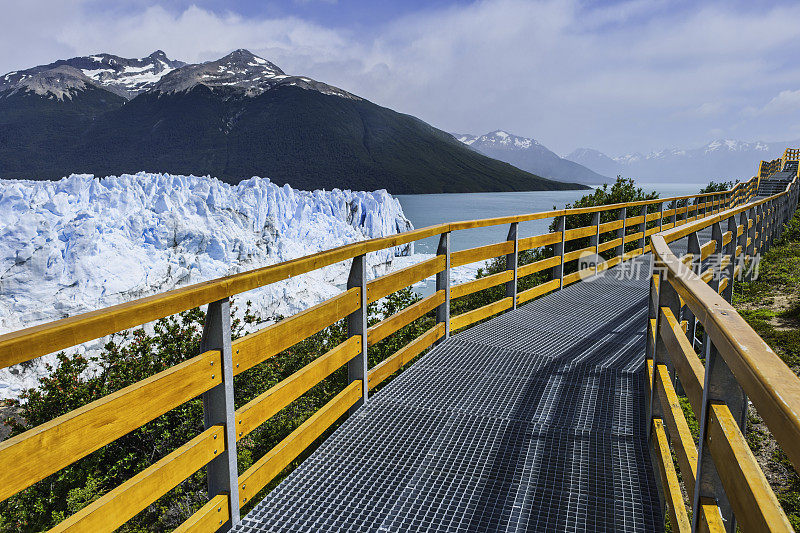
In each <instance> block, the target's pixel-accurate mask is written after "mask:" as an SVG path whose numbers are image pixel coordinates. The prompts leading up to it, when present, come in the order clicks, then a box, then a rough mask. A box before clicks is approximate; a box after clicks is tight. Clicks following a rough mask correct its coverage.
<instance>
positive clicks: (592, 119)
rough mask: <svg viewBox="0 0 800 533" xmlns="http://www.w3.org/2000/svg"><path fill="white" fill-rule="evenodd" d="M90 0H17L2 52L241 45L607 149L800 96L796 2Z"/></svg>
mask: <svg viewBox="0 0 800 533" xmlns="http://www.w3.org/2000/svg"><path fill="white" fill-rule="evenodd" d="M87 1H88V0H85V1H84V0H69V1H66V2H61V3H56V4H52V3H50V2H47V3H46V4H47V8H46V9H44V10H43V6H44V3H42V2H41V0H35V1H34V2H32V3H31V2H29V3H15V4H18V5H14V6H12V7H10V8H9V9H7V10H6V11H7V13H6V14H7V15H8V16H6V17H4V19H3V21H0V45H3V46H0V66H7V67H8V68H7V69H6V70H12V69H15V68H22V67H25V66H30V65H33V64H38V63H43V62H46V61H51V60H53V59H56V58H59V57H67V56H70V55H79V54H87V53H92V52H98V51H108V52H112V53H117V54H119V55H124V56H143V55H146V54H148V53H150V52H152V51H153V50H155V49H157V48H160V49H163V50H165V51H166V52H167V54H168V55H170V56H171V57H176V58H178V59H183V60H185V61H200V60H208V59H213V58H216V57H219V56H220V55H222V54H224V53H227V52H228V51H230V50H233V49H235V48H249V49H251V50H252V51H254V52H256V53H259V54H261V55H263V56H264V57H266V58H268V59H270V60H272V61H274V62H275V63H276V64H278V65H279V66H280V67H281V68H283V69H284V70H286V71H287V72H290V73H295V74H306V75H309V76H312V77H315V78H317V79H320V80H323V81H326V82H329V83H332V84H334V85H339V86H341V87H343V88H345V89H347V90H350V91H352V92H355V93H357V94H360V95H362V96H364V97H366V98H368V99H371V100H373V101H375V102H376V103H379V104H381V105H386V106H389V107H392V108H394V109H397V110H398V111H402V112H407V113H411V114H414V115H417V116H419V117H420V118H422V119H424V120H426V121H429V122H431V123H433V124H434V125H436V126H438V127H442V128H444V129H448V130H455V131H472V132H475V133H482V132H485V131H489V130H492V129H496V128H497V127H502V128H505V129H509V130H511V131H515V132H518V133H520V134H524V135H530V136H534V137H537V138H539V139H540V140H542V141H543V142H544V143H545V144H547V145H549V146H550V147H551V148H553V149H555V150H556V151H557V152H561V153H566V152H569V151H571V150H572V149H573V148H575V147H576V146H582V145H589V146H598V147H600V148H601V149H603V150H606V151H609V152H612V153H617V152H630V151H637V150H638V151H643V152H644V151H649V150H651V149H655V148H661V147H663V146H675V145H678V146H685V145H692V144H698V145H699V144H702V143H704V142H706V141H707V140H708V139H707V138H706V136H707V135H708V132H709V131H710V130H712V129H713V130H715V131H719V132H720V135H724V136H731V137H735V136H738V137H744V138H747V139H752V138H758V137H763V138H769V137H772V138H775V137H778V138H780V137H782V135H781V133H780V132H781V131H782V130H787V131H788V130H789V129H791V128H792V127H793V126H794V124H796V123H797V116H796V115H795V116H787V113H791V112H792V110H796V109H797V108H798V106H797V105H795V104H796V102H797V99H798V98H800V97H798V93H800V91H783V92H781V93H780V94H778V92H779V91H781V90H782V89H784V88H785V87H792V86H795V87H796V86H800V65H798V64H796V62H795V61H794V58H793V56H792V55H791V51H792V50H797V49H798V45H800V26H796V25H794V26H793V25H786V24H785V23H784V22H785V21H786V20H798V19H800V6H796V5H788V6H776V7H772V8H770V9H761V10H756V9H753V8H750V7H746V8H744V7H743V8H736V7H733V6H731V5H728V4H719V3H715V4H711V5H709V6H705V7H703V6H699V7H690V8H684V9H683V10H676V9H677V8H675V7H674V4H669V3H666V2H657V3H656V2H646V1H644V0H634V1H629V2H621V3H617V4H616V5H614V6H612V7H602V8H589V7H587V6H586V4H585V3H583V2H581V1H579V0H565V1H556V0H539V1H522V0H480V1H477V2H474V3H472V4H469V5H458V6H452V7H448V8H442V9H438V10H430V9H429V10H424V11H422V12H419V13H417V14H414V15H411V16H407V17H404V18H401V19H399V20H396V21H393V22H390V23H387V24H385V25H384V26H382V27H380V28H374V29H373V31H371V32H370V33H369V34H364V33H355V32H352V31H350V30H347V29H341V28H330V27H324V26H322V25H319V24H315V23H311V22H309V21H305V20H301V19H299V18H294V17H284V18H263V17H262V18H244V17H242V16H239V15H237V14H235V13H233V12H231V13H223V14H218V13H214V12H211V11H208V10H205V9H202V8H199V7H196V6H193V7H189V8H187V9H185V10H183V11H170V10H168V9H165V8H162V7H158V6H151V7H146V6H143V7H134V8H131V9H128V10H127V11H126V12H125V13H124V14H122V13H119V12H113V11H112V12H108V11H102V10H97V9H94V8H93V5H94V4H89V3H87ZM687 9H688V10H687ZM9 10H10V11H9ZM43 11H44V12H46V13H48V16H43V15H42V12H43ZM775 28H780V31H776V30H775ZM21 42H22V43H26V45H25V46H24V47H20V46H19V43H21ZM776 94H778V96H775V97H774V98H773V100H772V101H770V103H769V104H767V105H766V106H764V109H767V110H774V112H770V113H771V115H770V116H771V119H770V120H766V119H759V118H757V117H755V115H754V114H753V113H749V114H748V112H747V108H748V107H749V108H754V109H756V108H760V106H761V102H764V101H767V100H768V99H769V98H770V97H772V96H774V95H776ZM773 102H774V103H773ZM793 106H794V107H793Z"/></svg>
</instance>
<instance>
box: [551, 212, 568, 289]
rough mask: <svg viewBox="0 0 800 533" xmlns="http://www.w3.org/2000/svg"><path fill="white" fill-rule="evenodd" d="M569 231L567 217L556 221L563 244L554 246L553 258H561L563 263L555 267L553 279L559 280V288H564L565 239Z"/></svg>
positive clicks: (563, 216)
mask: <svg viewBox="0 0 800 533" xmlns="http://www.w3.org/2000/svg"><path fill="white" fill-rule="evenodd" d="M566 231H567V216H566V215H560V216H559V217H558V218H557V219H556V232H561V242H560V243H556V244H554V245H553V256H556V257H557V256H561V263H559V264H558V265H556V266H554V267H553V279H557V280H559V284H558V288H559V289H563V288H564V238H565V236H566Z"/></svg>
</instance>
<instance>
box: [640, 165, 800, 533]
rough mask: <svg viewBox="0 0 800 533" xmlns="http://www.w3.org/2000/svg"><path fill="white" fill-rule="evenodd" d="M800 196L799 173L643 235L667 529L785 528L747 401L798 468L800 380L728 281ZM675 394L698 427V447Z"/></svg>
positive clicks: (653, 405) (655, 431) (654, 434)
mask: <svg viewBox="0 0 800 533" xmlns="http://www.w3.org/2000/svg"><path fill="white" fill-rule="evenodd" d="M787 155H788V153H787ZM798 155H800V154H794V155H788V157H789V158H786V157H787V156H786V155H785V158H786V159H784V160H783V161H782V160H780V159H778V160H776V161H778V162H782V164H785V163H786V161H791V160H793V159H790V158H791V157H794V158H797V156H798ZM794 160H796V159H794ZM762 168H763V162H762ZM784 168H785V167H784ZM777 170H778V171H779V170H780V168H778V169H777ZM773 172H774V171H773ZM799 190H800V185H799V184H798V177H797V176H795V177H794V180H793V181H792V182H791V183H790V184H789V185H787V187H786V190H785V191H783V192H781V193H779V194H775V195H773V196H770V197H769V198H764V199H761V200H758V201H755V202H752V203H749V204H747V205H741V206H734V207H732V208H730V209H727V210H725V211H722V212H720V213H717V214H715V215H713V216H710V217H706V218H704V219H702V220H698V221H696V222H694V223H692V224H688V225H685V226H683V227H680V228H674V229H671V230H668V231H665V232H663V233H658V234H656V235H653V236H652V238H651V248H652V252H653V261H654V269H653V275H652V279H651V286H650V314H649V327H648V335H647V343H648V346H647V356H646V366H647V371H648V376H649V379H650V388H649V404H648V413H649V417H648V418H649V421H650V432H649V436H650V439H651V444H652V447H653V452H654V456H655V457H656V458H657V463H658V469H659V471H660V475H661V480H662V485H663V495H664V499H665V500H666V503H667V505H668V507H669V519H670V521H671V523H672V531H680V532H688V531H699V530H707V531H712V532H718V531H720V532H721V531H727V532H733V531H736V524H737V522H738V523H739V524H740V525H741V529H742V531H793V529H792V527H791V525H790V524H789V522H788V520H787V518H786V515H785V514H784V513H783V510H782V509H781V506H780V504H779V503H778V500H777V498H776V497H775V494H774V493H773V491H772V489H771V488H770V485H769V483H768V482H767V480H766V478H765V476H764V474H763V472H762V471H761V469H760V467H759V465H758V463H757V462H756V459H755V457H754V456H753V454H752V453H751V451H750V448H749V446H748V444H747V441H746V440H745V437H744V434H745V431H746V424H747V408H748V400H749V401H751V402H752V403H753V405H754V406H755V408H756V409H757V411H758V413H759V415H760V416H761V417H762V418H763V419H764V422H765V423H766V424H767V426H768V427H769V429H770V431H771V432H772V434H773V435H774V436H775V438H776V439H777V441H778V443H779V445H780V446H781V447H782V449H783V450H784V451H785V452H786V454H787V455H788V456H789V459H790V460H791V461H792V464H793V465H794V467H795V469H796V470H798V472H800V379H798V378H797V376H795V374H794V373H793V372H792V370H790V369H789V368H788V367H787V366H786V365H785V364H784V363H783V361H782V360H781V359H780V358H779V357H778V356H777V355H776V354H775V353H774V352H773V351H772V350H771V349H770V347H769V346H768V345H767V344H766V343H765V342H764V341H763V340H762V339H761V338H760V337H759V336H758V335H757V334H756V332H755V331H753V329H752V328H751V327H750V326H749V325H748V324H747V323H746V322H745V320H744V319H743V318H742V317H741V316H740V315H739V314H738V313H737V312H736V310H735V309H734V308H733V307H732V305H731V303H730V302H731V299H732V296H733V282H734V280H735V279H738V278H739V276H741V275H742V274H746V276H745V277H749V276H750V274H751V272H750V271H749V270H748V267H749V266H750V265H751V264H752V262H754V261H757V256H758V255H759V254H761V253H763V252H764V251H766V250H767V249H769V247H770V246H771V244H772V242H773V240H774V239H775V238H777V237H778V236H779V235H780V233H781V231H782V229H783V223H784V222H786V221H788V220H789V218H791V217H792V215H793V214H794V212H795V209H796V207H797V202H798V194H799V193H798V191H799ZM708 228H710V229H711V240H709V241H708V242H704V243H703V242H701V241H700V232H701V230H706V233H707V230H708ZM683 238H687V239H688V253H687V254H685V255H683V256H678V255H677V254H676V253H675V252H673V250H672V249H671V248H670V246H669V245H670V243H674V242H675V241H677V240H679V239H683ZM678 393H681V394H685V396H686V397H687V398H688V400H689V403H690V404H691V407H692V411H693V412H694V413H695V415H696V416H697V418H698V421H699V423H700V440H699V449H698V446H696V445H695V442H694V440H693V438H692V435H691V433H690V431H689V426H688V424H687V421H686V418H685V416H684V413H683V410H682V409H681V405H680V403H679V401H678ZM670 449H671V450H672V451H674V454H675V457H676V458H677V463H678V467H679V470H680V474H681V478H682V480H683V485H684V487H685V490H686V493H687V495H688V499H689V504H690V506H689V507H688V508H687V506H686V505H685V502H684V497H683V495H682V493H681V485H680V483H679V481H678V475H677V472H676V470H675V468H674V463H673V456H672V454H671V452H670ZM690 516H691V519H690V518H689V517H690Z"/></svg>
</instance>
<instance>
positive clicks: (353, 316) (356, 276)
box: [347, 254, 369, 415]
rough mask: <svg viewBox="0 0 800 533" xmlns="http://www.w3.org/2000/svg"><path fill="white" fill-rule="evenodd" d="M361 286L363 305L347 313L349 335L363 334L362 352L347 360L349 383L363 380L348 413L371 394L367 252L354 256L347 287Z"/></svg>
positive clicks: (359, 405)
mask: <svg viewBox="0 0 800 533" xmlns="http://www.w3.org/2000/svg"><path fill="white" fill-rule="evenodd" d="M356 287H357V288H359V289H360V293H361V298H360V300H361V305H359V306H358V309H356V310H355V311H353V312H352V313H350V314H349V315H347V336H348V337H355V336H356V335H360V336H361V351H360V352H361V353H359V354H357V355H356V356H355V357H353V358H352V359H350V360H349V361H348V362H347V383H352V382H354V381H356V380H361V398H359V399H358V401H357V402H356V403H355V404H353V406H352V407H351V408H350V409H349V410H348V415H352V414H353V413H354V412H355V411H356V410H357V409H358V408H359V407H361V405H363V404H364V402H366V401H367V398H368V395H369V379H368V371H369V368H368V366H369V363H368V362H367V314H368V305H367V256H366V254H361V255H357V256H355V257H354V258H353V263H352V264H351V266H350V275H349V276H348V278H347V289H348V290H350V289H353V288H356Z"/></svg>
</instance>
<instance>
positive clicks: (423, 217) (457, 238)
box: [397, 183, 705, 254]
mask: <svg viewBox="0 0 800 533" xmlns="http://www.w3.org/2000/svg"><path fill="white" fill-rule="evenodd" d="M637 185H638V186H639V187H641V188H642V189H644V190H645V192H650V191H658V192H659V193H660V195H661V197H662V198H666V197H670V196H682V195H687V194H696V193H697V192H698V191H699V190H700V189H701V188H703V187H704V185H705V184H702V183H640V184H637ZM587 192H588V191H535V192H495V193H470V194H413V195H398V196H397V198H399V199H400V203H401V204H402V206H403V211H404V212H405V215H406V217H408V219H409V220H411V223H412V224H414V227H415V228H423V227H425V226H431V225H433V224H441V223H442V222H456V221H459V220H474V219H478V218H490V217H499V216H506V215H520V214H524V213H535V212H538V211H548V210H550V209H553V207H554V206H555V208H557V209H560V208H562V207H564V205H565V204H567V203H571V202H574V201H575V200H577V199H578V198H580V197H581V196H583V195H585V194H586V193H587ZM550 222H551V220H550V219H546V220H535V221H532V222H523V223H521V224H520V226H519V232H520V237H530V236H532V235H540V234H542V233H547V227H548V226H549V225H550ZM507 233H508V226H507V225H504V226H497V227H491V228H479V229H471V230H463V231H456V232H454V233H453V234H452V235H451V237H450V238H451V246H452V249H453V250H464V249H466V248H471V247H474V246H481V245H484V244H491V243H494V242H500V241H503V240H505V238H506V235H507ZM437 244H438V238H431V239H425V240H422V241H417V243H416V246H415V252H416V253H426V254H430V253H436V246H437Z"/></svg>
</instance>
